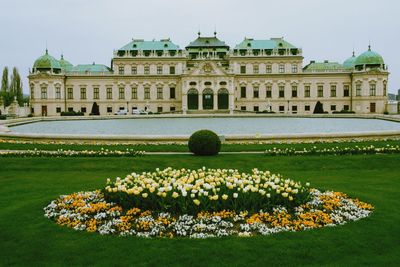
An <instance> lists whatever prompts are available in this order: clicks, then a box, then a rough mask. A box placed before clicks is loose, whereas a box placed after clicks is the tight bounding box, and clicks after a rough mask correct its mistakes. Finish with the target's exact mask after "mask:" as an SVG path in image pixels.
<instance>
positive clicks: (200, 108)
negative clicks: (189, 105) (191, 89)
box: [199, 92, 203, 110]
mask: <svg viewBox="0 0 400 267" xmlns="http://www.w3.org/2000/svg"><path fill="white" fill-rule="evenodd" d="M199 110H203V93H202V92H199Z"/></svg>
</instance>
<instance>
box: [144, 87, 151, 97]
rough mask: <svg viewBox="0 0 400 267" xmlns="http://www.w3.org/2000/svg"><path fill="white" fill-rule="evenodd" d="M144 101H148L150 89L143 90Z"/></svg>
mask: <svg viewBox="0 0 400 267" xmlns="http://www.w3.org/2000/svg"><path fill="white" fill-rule="evenodd" d="M144 99H150V88H149V87H146V88H144Z"/></svg>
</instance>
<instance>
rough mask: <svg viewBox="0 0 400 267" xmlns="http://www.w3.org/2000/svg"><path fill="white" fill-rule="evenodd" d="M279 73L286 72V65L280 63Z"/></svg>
mask: <svg viewBox="0 0 400 267" xmlns="http://www.w3.org/2000/svg"><path fill="white" fill-rule="evenodd" d="M279 73H285V65H284V64H279Z"/></svg>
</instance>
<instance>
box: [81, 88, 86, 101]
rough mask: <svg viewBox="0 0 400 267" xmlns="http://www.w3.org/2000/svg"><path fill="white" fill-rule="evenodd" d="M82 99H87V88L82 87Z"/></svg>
mask: <svg viewBox="0 0 400 267" xmlns="http://www.w3.org/2000/svg"><path fill="white" fill-rule="evenodd" d="M81 99H86V88H81Z"/></svg>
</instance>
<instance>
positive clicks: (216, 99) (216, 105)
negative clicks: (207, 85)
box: [213, 92, 218, 110]
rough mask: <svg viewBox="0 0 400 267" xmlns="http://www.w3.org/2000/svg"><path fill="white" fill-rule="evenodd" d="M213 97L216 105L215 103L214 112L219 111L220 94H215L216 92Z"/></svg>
mask: <svg viewBox="0 0 400 267" xmlns="http://www.w3.org/2000/svg"><path fill="white" fill-rule="evenodd" d="M213 96H214V101H213V102H214V103H213V104H214V107H213V109H214V110H218V93H215V92H214V94H213Z"/></svg>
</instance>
